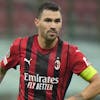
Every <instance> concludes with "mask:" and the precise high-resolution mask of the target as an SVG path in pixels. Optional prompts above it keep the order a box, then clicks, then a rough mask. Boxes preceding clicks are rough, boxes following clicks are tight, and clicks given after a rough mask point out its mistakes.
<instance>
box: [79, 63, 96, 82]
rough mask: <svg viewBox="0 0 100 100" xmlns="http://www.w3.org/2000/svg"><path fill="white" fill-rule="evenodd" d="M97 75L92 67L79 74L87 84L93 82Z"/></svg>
mask: <svg viewBox="0 0 100 100" xmlns="http://www.w3.org/2000/svg"><path fill="white" fill-rule="evenodd" d="M97 75H98V72H97V70H96V69H95V68H94V67H93V66H92V65H89V66H88V67H87V68H86V69H85V70H83V71H82V72H81V73H80V76H81V77H82V78H83V79H85V80H86V81H89V82H91V81H92V80H94V79H95V78H96V77H97Z"/></svg>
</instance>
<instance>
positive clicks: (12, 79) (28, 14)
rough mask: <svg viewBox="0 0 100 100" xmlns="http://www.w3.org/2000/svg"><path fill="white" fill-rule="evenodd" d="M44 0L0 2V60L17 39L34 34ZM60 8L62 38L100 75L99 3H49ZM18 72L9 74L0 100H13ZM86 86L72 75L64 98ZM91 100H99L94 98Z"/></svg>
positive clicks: (69, 0)
mask: <svg viewBox="0 0 100 100" xmlns="http://www.w3.org/2000/svg"><path fill="white" fill-rule="evenodd" d="M44 1H47V0H0V60H1V59H2V58H3V57H4V55H5V54H6V53H7V51H8V49H9V46H10V44H11V43H12V41H13V40H14V39H15V38H17V37H19V36H20V37H23V36H26V35H32V34H34V33H35V32H36V29H35V25H34V18H35V14H36V10H37V8H38V6H39V5H40V4H41V3H43V2H44ZM50 1H55V2H57V3H58V4H59V5H60V6H61V7H62V12H63V19H64V21H63V22H64V23H63V31H62V38H64V39H65V40H67V41H69V42H70V43H73V44H76V45H78V46H79V48H80V50H81V51H82V52H84V54H85V55H86V56H87V58H88V59H89V61H90V62H91V63H93V65H94V66H95V67H96V69H97V70H98V71H99V72H100V0H50ZM18 70H19V68H18V69H17V70H13V69H11V70H9V71H8V72H7V75H6V76H5V78H4V80H3V82H2V83H1V85H0V100H16V97H17V93H18V83H19V71H18ZM86 85H88V83H86V82H85V81H84V80H83V79H81V78H80V77H77V76H76V75H74V77H73V79H72V82H71V84H70V87H69V89H68V92H67V93H66V97H68V96H70V95H72V94H75V93H78V92H79V91H81V90H82V89H83V88H84V87H85V86H86ZM94 100H100V96H97V97H96V98H95V99H94Z"/></svg>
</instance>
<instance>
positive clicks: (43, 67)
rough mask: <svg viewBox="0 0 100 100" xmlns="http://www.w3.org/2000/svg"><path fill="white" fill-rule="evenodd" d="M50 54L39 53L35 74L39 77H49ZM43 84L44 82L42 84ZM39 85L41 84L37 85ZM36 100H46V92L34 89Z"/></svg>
mask: <svg viewBox="0 0 100 100" xmlns="http://www.w3.org/2000/svg"><path fill="white" fill-rule="evenodd" d="M48 61H49V54H45V55H43V54H41V53H39V52H38V53H37V61H36V70H35V73H36V74H38V75H39V76H45V77H46V76H47V70H48ZM40 83H42V82H40ZM37 84H38V85H39V82H37V83H36V86H37ZM34 100H46V90H36V89H34Z"/></svg>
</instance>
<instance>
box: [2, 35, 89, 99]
mask: <svg viewBox="0 0 100 100" xmlns="http://www.w3.org/2000/svg"><path fill="white" fill-rule="evenodd" d="M17 65H20V84H19V95H18V100H63V99H64V96H65V93H66V90H67V88H68V86H69V84H70V81H71V77H72V75H73V73H75V74H80V73H81V72H82V71H83V70H84V69H85V68H87V66H88V65H87V62H86V58H85V56H84V54H83V53H81V52H80V50H78V48H77V47H76V46H74V45H71V44H69V43H67V42H65V41H62V40H61V39H58V42H57V44H56V45H55V47H53V48H51V49H43V48H41V47H40V46H39V44H38V40H37V35H34V36H31V37H25V38H17V39H16V40H15V41H14V42H13V44H12V45H11V47H10V52H9V55H7V56H6V57H5V58H4V59H3V60H2V62H1V66H2V67H3V68H5V69H10V68H15V67H16V66H17Z"/></svg>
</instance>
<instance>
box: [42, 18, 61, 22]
mask: <svg viewBox="0 0 100 100" xmlns="http://www.w3.org/2000/svg"><path fill="white" fill-rule="evenodd" d="M44 21H52V18H45V19H44ZM54 21H55V22H60V21H61V19H60V18H56V19H54Z"/></svg>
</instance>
